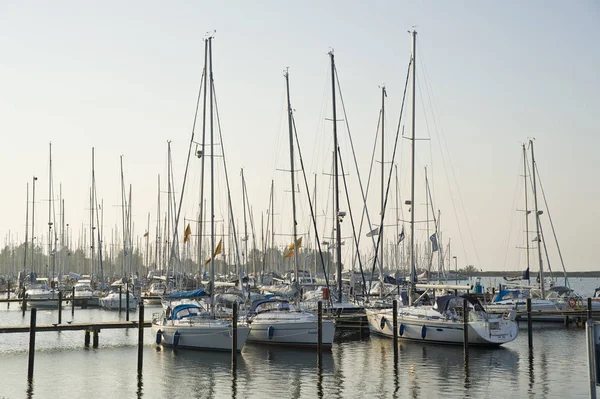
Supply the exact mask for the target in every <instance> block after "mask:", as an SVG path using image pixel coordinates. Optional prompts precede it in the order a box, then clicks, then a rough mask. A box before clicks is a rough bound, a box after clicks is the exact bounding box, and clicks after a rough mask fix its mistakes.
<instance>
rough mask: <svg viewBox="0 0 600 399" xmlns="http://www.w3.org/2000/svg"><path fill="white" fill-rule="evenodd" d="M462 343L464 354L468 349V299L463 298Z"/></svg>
mask: <svg viewBox="0 0 600 399" xmlns="http://www.w3.org/2000/svg"><path fill="white" fill-rule="evenodd" d="M463 344H464V347H465V355H466V354H467V353H468V351H469V301H467V299H466V298H465V299H463Z"/></svg>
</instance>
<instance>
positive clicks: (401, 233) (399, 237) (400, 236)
mask: <svg viewBox="0 0 600 399" xmlns="http://www.w3.org/2000/svg"><path fill="white" fill-rule="evenodd" d="M402 240H404V226H402V231H401V232H400V234H399V235H398V244H400V243H401V242H402ZM398 244H396V245H398Z"/></svg>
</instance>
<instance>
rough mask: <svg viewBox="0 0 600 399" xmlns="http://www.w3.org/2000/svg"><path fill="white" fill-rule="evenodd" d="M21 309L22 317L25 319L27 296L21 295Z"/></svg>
mask: <svg viewBox="0 0 600 399" xmlns="http://www.w3.org/2000/svg"><path fill="white" fill-rule="evenodd" d="M21 307H22V308H23V317H25V311H26V310H27V294H23V302H22V303H21Z"/></svg>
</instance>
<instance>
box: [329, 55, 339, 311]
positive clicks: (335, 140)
mask: <svg viewBox="0 0 600 399" xmlns="http://www.w3.org/2000/svg"><path fill="white" fill-rule="evenodd" d="M329 57H330V58H331V93H332V97H331V100H332V105H333V179H334V191H335V192H334V193H333V194H334V198H335V209H334V212H335V215H334V217H335V243H336V245H335V247H336V253H335V254H336V262H337V274H338V300H337V301H338V303H342V233H341V229H340V195H339V194H340V190H339V181H338V153H337V151H338V137H337V112H336V111H337V110H336V106H335V57H334V55H333V51H330V52H329Z"/></svg>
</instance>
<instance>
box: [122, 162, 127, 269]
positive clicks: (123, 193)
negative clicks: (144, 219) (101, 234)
mask: <svg viewBox="0 0 600 399" xmlns="http://www.w3.org/2000/svg"><path fill="white" fill-rule="evenodd" d="M125 202H126V201H125V181H124V177H123V155H121V219H122V221H123V265H122V268H121V277H123V276H125V257H126V256H127V238H126V237H125Z"/></svg>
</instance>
